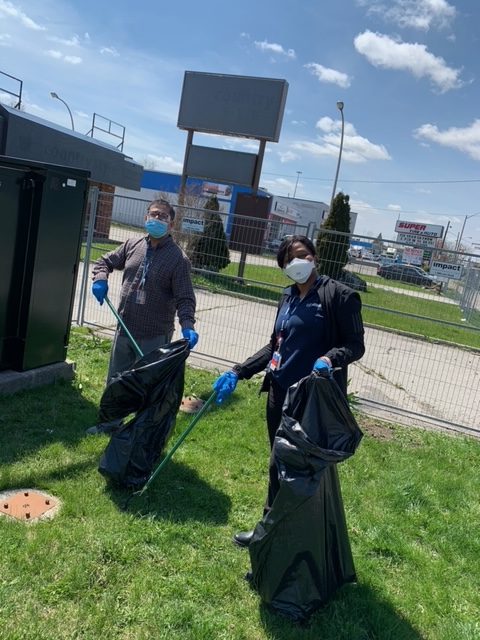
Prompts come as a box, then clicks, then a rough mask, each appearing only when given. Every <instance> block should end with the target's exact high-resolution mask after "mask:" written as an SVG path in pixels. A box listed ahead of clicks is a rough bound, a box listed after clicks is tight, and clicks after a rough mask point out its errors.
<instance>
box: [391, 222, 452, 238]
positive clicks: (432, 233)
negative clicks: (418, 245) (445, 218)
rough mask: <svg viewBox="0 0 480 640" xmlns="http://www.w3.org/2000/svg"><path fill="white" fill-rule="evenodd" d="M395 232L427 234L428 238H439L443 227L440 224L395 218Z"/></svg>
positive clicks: (416, 234) (417, 234)
mask: <svg viewBox="0 0 480 640" xmlns="http://www.w3.org/2000/svg"><path fill="white" fill-rule="evenodd" d="M395 231H396V232H397V233H402V234H406V233H408V234H409V235H415V236H427V237H430V238H441V237H442V236H443V227H442V225H440V224H426V223H424V222H409V221H408V220H397V223H396V225H395Z"/></svg>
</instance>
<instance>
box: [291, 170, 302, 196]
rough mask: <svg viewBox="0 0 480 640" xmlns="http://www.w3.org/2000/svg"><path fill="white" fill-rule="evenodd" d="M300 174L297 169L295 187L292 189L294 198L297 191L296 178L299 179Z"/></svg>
mask: <svg viewBox="0 0 480 640" xmlns="http://www.w3.org/2000/svg"><path fill="white" fill-rule="evenodd" d="M301 175H302V172H301V171H297V181H296V183H295V189H294V190H293V197H294V198H295V194H296V193H297V187H298V180H299V178H300V176H301Z"/></svg>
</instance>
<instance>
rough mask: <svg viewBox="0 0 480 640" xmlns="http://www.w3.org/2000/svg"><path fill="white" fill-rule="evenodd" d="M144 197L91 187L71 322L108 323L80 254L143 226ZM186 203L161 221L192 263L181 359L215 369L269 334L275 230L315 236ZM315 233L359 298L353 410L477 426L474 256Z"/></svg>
mask: <svg viewBox="0 0 480 640" xmlns="http://www.w3.org/2000/svg"><path fill="white" fill-rule="evenodd" d="M148 204H149V201H146V200H142V199H135V198H127V197H124V196H114V195H112V194H103V193H100V192H98V190H96V189H92V190H91V192H90V197H89V205H88V215H87V225H86V228H85V235H84V240H85V242H84V246H83V249H82V263H81V270H80V276H79V278H78V284H77V296H76V306H75V309H74V316H73V317H74V320H75V322H76V323H77V324H79V325H89V326H92V327H95V328H98V329H102V330H105V331H107V332H112V333H113V331H114V330H115V325H116V323H115V320H114V318H113V316H112V314H111V312H110V311H109V310H108V308H106V305H103V306H102V307H100V306H99V305H98V303H97V302H96V300H95V299H94V298H93V296H92V295H91V294H90V283H91V278H90V274H91V264H92V262H93V261H94V260H96V259H97V258H98V257H99V256H100V255H102V254H104V253H106V252H108V251H109V250H112V249H114V248H115V247H117V246H118V245H119V244H120V243H122V242H124V241H125V240H126V239H127V238H128V237H132V236H137V237H140V236H142V235H144V232H143V224H144V218H145V214H146V211H147V208H148ZM194 204H195V203H194ZM194 204H185V205H184V206H175V209H176V218H175V224H174V230H173V235H174V237H175V239H176V241H177V242H178V244H179V245H180V246H181V247H182V248H183V250H184V251H185V252H186V253H187V255H188V256H189V257H190V260H191V262H192V274H193V281H194V286H195V291H196V296H197V325H196V328H197V330H198V332H199V334H200V341H199V344H198V346H197V347H196V349H195V350H194V351H193V352H192V354H191V356H190V360H191V362H192V364H194V365H197V366H202V367H210V368H216V369H219V370H222V369H225V368H227V367H229V366H231V365H232V364H233V363H236V362H241V361H243V360H244V359H245V358H247V357H248V356H250V355H252V354H253V353H254V352H255V351H256V350H257V349H259V348H260V347H262V346H263V345H265V344H266V343H267V342H268V341H269V338H270V334H271V331H272V327H273V322H274V318H275V311H276V303H277V301H278V299H279V297H280V294H281V291H282V289H283V288H284V287H285V286H288V285H289V284H290V282H289V281H288V280H287V278H286V277H285V276H284V274H283V272H282V271H281V269H279V268H278V266H277V263H276V251H277V249H278V246H279V244H280V242H281V240H282V238H283V237H285V236H286V235H289V234H304V235H307V231H308V235H309V236H310V237H311V239H312V240H313V241H314V242H315V240H316V234H317V232H318V230H316V229H312V228H311V227H310V228H309V229H308V230H307V228H305V227H301V226H297V225H293V224H288V223H287V222H285V221H283V222H280V223H279V222H278V221H272V220H261V219H258V218H252V217H250V216H235V218H234V220H233V222H232V221H231V219H230V218H229V215H228V214H227V213H226V212H222V211H218V212H216V211H211V210H206V209H202V208H201V207H199V206H194ZM321 233H322V234H326V235H327V236H328V235H329V236H330V237H329V238H328V241H327V243H326V245H324V246H326V247H327V248H326V249H324V251H323V252H322V256H320V259H321V261H322V264H327V265H328V268H329V270H330V273H332V271H333V275H334V276H335V278H336V279H338V280H341V281H343V282H345V283H346V284H348V285H349V286H351V287H352V288H354V289H357V290H358V291H359V292H360V295H361V297H362V304H363V317H364V322H365V327H366V353H365V356H364V357H363V358H362V360H360V361H359V362H357V363H354V364H353V365H352V366H351V367H350V368H349V375H350V381H349V391H350V392H351V393H353V394H354V395H355V396H356V397H357V398H358V400H359V402H360V404H361V406H362V408H363V410H364V411H366V412H368V413H371V414H375V415H379V416H381V417H387V418H389V419H393V420H396V421H397V422H403V423H407V424H424V425H432V426H440V427H444V428H447V429H453V430H457V431H460V432H464V433H475V434H478V433H480V420H479V411H478V409H479V401H478V398H480V296H479V291H480V264H479V262H478V258H477V259H476V258H475V256H474V255H473V254H464V253H460V252H455V251H449V250H446V249H443V248H435V247H433V248H422V249H421V250H419V247H418V246H417V245H416V244H414V243H412V244H410V245H408V244H405V243H402V244H400V243H397V242H395V241H393V240H391V241H390V240H389V241H386V240H381V239H378V238H368V237H365V236H358V235H355V234H353V235H352V234H342V233H339V232H336V231H332V232H326V231H324V230H322V231H321ZM367 245H368V247H369V248H368V249H366V248H365V247H366V246H367ZM442 265H443V266H442ZM433 266H434V267H435V269H433ZM422 267H423V268H422ZM428 269H430V273H429V272H428ZM433 271H435V274H437V275H433ZM445 273H447V274H448V278H447V277H446V276H445ZM121 277H122V274H121V273H119V272H116V273H113V274H111V276H110V279H109V296H110V298H111V300H112V302H113V303H114V304H115V303H117V302H118V299H119V293H120V287H121ZM178 336H180V333H178ZM212 379H213V376H212Z"/></svg>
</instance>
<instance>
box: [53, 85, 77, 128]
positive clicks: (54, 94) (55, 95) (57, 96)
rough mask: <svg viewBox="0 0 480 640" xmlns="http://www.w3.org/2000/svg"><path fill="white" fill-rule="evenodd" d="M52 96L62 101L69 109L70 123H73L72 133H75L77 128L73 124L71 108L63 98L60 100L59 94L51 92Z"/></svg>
mask: <svg viewBox="0 0 480 640" xmlns="http://www.w3.org/2000/svg"><path fill="white" fill-rule="evenodd" d="M50 95H51V97H52V98H55V99H56V100H60V102H63V104H64V105H65V106H66V107H67V111H68V113H69V115H70V122H71V123H72V131H75V126H74V124H73V116H72V112H71V111H70V107H69V106H68V104H67V103H66V102H65V100H63V98H60V96H59V95H58V94H56V93H55V91H50Z"/></svg>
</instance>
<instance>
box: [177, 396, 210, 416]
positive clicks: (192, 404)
mask: <svg viewBox="0 0 480 640" xmlns="http://www.w3.org/2000/svg"><path fill="white" fill-rule="evenodd" d="M204 404H205V402H204V401H203V400H202V399H201V398H197V396H184V397H183V398H182V402H181V404H180V411H183V412H184V413H198V412H199V411H200V409H201V408H202V407H203V405H204Z"/></svg>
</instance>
